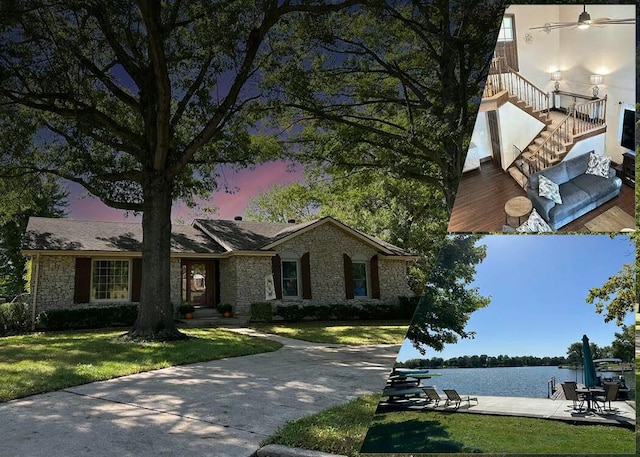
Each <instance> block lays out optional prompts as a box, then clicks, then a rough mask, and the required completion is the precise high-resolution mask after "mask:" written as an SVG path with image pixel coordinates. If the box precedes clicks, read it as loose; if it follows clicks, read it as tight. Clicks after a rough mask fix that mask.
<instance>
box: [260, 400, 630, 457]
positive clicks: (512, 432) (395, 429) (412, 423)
mask: <svg viewBox="0 0 640 457" xmlns="http://www.w3.org/2000/svg"><path fill="white" fill-rule="evenodd" d="M380 398H381V397H380V396H379V395H365V396H363V397H360V398H358V399H356V400H352V401H350V402H348V403H345V404H343V405H339V406H336V407H333V408H329V409H327V410H325V411H322V412H320V413H318V414H315V415H313V416H309V417H305V418H302V419H299V420H296V421H291V422H288V423H287V424H285V425H284V426H283V427H281V428H280V429H279V430H278V431H277V432H276V433H275V434H274V435H272V436H271V437H269V438H267V439H266V440H265V441H263V443H262V445H266V444H282V445H285V446H291V447H301V448H305V449H312V450H317V451H324V452H333V453H338V454H343V455H347V456H350V457H356V456H358V455H360V454H359V449H360V446H361V445H362V443H363V441H364V438H365V434H366V433H367V428H368V427H369V426H371V428H370V430H369V434H368V438H367V445H366V448H364V449H363V454H362V455H366V454H367V453H372V454H373V453H375V454H378V453H382V454H385V455H386V454H398V455H400V454H402V455H404V454H407V455H408V454H409V453H410V454H411V455H413V456H417V454H420V453H425V454H427V453H428V454H439V453H441V454H443V455H445V454H446V455H448V454H449V453H452V452H453V453H478V452H482V453H488V454H494V455H495V454H498V455H500V454H568V455H578V454H580V453H584V452H589V453H601V454H634V453H635V440H634V433H633V431H631V430H627V429H624V428H619V427H607V426H592V425H571V424H567V423H563V422H558V421H550V420H544V419H530V418H520V417H497V416H486V415H476V414H464V413H455V412H453V413H440V412H433V411H424V412H398V413H388V414H379V415H376V416H375V417H374V411H375V409H376V406H377V404H378V402H379V400H380ZM372 418H373V422H371V419H372Z"/></svg>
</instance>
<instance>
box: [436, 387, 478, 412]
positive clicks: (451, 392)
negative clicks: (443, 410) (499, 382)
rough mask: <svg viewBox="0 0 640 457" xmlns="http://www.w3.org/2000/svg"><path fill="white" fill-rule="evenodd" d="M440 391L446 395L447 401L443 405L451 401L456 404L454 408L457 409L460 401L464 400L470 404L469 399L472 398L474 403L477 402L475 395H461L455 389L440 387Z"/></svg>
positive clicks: (447, 404)
mask: <svg viewBox="0 0 640 457" xmlns="http://www.w3.org/2000/svg"><path fill="white" fill-rule="evenodd" d="M442 391H443V392H444V393H445V395H446V396H447V402H446V403H445V406H449V403H451V402H453V403H455V404H456V405H455V406H456V409H458V408H459V407H460V403H462V402H463V401H466V402H467V403H468V405H469V406H471V400H474V401H475V402H476V403H478V399H477V398H476V397H470V396H468V395H465V396H464V397H461V396H460V395H458V392H456V391H455V389H442Z"/></svg>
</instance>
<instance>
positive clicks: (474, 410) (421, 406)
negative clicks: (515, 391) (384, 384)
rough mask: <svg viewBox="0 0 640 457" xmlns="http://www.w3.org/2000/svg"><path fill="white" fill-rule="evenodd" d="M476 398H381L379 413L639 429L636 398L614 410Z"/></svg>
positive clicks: (545, 400) (619, 403)
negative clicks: (452, 401) (449, 401)
mask: <svg viewBox="0 0 640 457" xmlns="http://www.w3.org/2000/svg"><path fill="white" fill-rule="evenodd" d="M471 396H472V397H477V398H478V404H476V403H475V402H474V403H472V404H471V406H469V405H468V404H467V403H466V402H463V403H462V405H461V406H460V407H459V408H457V409H456V408H454V407H453V406H446V407H445V406H444V403H441V405H440V406H438V407H433V406H431V405H430V404H429V403H427V402H426V401H425V400H423V399H421V400H407V401H401V402H397V401H396V402H381V403H380V405H379V406H378V411H377V412H378V413H384V412H390V411H398V410H411V411H425V412H428V411H439V412H450V413H454V414H486V415H492V416H517V417H531V418H536V419H548V420H557V421H563V422H569V423H573V424H578V425H612V426H618V427H625V428H629V429H633V430H635V427H636V405H635V401H630V400H625V401H613V402H611V406H612V408H613V410H614V411H613V412H611V413H609V412H602V413H601V412H594V411H588V412H587V411H584V410H583V411H576V410H574V409H573V402H572V401H570V400H565V399H558V400H553V399H550V398H528V397H497V396H477V395H471Z"/></svg>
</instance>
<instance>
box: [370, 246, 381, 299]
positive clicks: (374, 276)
mask: <svg viewBox="0 0 640 457" xmlns="http://www.w3.org/2000/svg"><path fill="white" fill-rule="evenodd" d="M369 269H370V271H371V298H380V277H379V276H378V254H376V255H374V256H373V257H371V262H370V266H369Z"/></svg>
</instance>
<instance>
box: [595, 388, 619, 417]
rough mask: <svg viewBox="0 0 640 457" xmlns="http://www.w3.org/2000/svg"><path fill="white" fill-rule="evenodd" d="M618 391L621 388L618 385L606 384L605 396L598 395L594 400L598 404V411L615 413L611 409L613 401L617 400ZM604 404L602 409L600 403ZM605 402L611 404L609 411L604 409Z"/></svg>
mask: <svg viewBox="0 0 640 457" xmlns="http://www.w3.org/2000/svg"><path fill="white" fill-rule="evenodd" d="M618 389H619V386H618V384H615V383H611V384H608V383H605V385H604V395H596V396H595V398H594V399H593V402H594V403H595V404H596V406H597V407H598V409H599V410H600V411H602V410H604V411H609V412H612V411H614V410H613V409H612V408H611V401H612V400H615V399H616V397H617V396H618ZM599 402H602V406H603V407H602V408H601V407H600V403H599ZM605 402H609V409H606V408H604V405H605Z"/></svg>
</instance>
